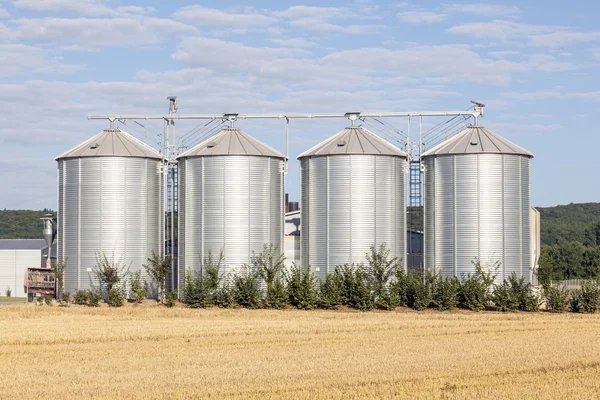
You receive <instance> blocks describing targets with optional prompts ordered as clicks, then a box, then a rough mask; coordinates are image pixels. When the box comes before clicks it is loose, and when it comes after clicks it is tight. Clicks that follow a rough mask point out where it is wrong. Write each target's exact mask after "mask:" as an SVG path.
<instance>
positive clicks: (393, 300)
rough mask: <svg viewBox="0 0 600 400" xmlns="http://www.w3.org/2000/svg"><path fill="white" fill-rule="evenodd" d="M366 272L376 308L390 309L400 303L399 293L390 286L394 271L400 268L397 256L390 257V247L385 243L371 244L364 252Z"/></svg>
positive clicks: (394, 274)
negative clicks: (366, 251)
mask: <svg viewBox="0 0 600 400" xmlns="http://www.w3.org/2000/svg"><path fill="white" fill-rule="evenodd" d="M366 257H367V262H368V265H369V267H368V274H369V280H370V281H371V282H370V284H371V289H372V291H373V292H372V296H373V301H374V304H375V306H376V307H377V308H381V309H384V310H392V309H394V308H396V307H397V306H398V305H400V299H399V293H398V292H397V290H394V288H393V287H390V286H391V281H392V279H393V278H394V277H395V276H396V271H397V270H399V269H402V268H401V266H400V261H399V260H400V259H399V258H398V257H390V249H389V248H387V247H386V245H385V244H381V245H380V246H379V247H377V246H375V245H371V250H370V252H369V253H367V254H366Z"/></svg>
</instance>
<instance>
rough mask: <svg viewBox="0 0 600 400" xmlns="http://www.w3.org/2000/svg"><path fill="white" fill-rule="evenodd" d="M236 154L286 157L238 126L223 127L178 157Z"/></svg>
mask: <svg viewBox="0 0 600 400" xmlns="http://www.w3.org/2000/svg"><path fill="white" fill-rule="evenodd" d="M235 155H243V156H264V157H275V158H285V156H284V155H283V154H281V153H280V152H278V151H277V150H275V149H273V148H272V147H269V146H267V145H266V144H264V143H262V142H261V141H259V140H257V139H255V138H253V137H252V136H250V135H248V134H247V133H246V132H244V131H242V130H240V129H238V128H226V129H223V130H222V131H221V132H219V133H217V134H216V135H214V136H212V137H210V138H208V139H206V140H205V141H203V142H202V143H200V144H197V145H196V146H194V147H192V148H191V149H189V150H187V151H186V152H184V153H182V154H181V155H179V157H177V158H185V157H205V156H235Z"/></svg>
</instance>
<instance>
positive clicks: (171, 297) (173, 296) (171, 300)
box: [165, 290, 179, 308]
mask: <svg viewBox="0 0 600 400" xmlns="http://www.w3.org/2000/svg"><path fill="white" fill-rule="evenodd" d="M178 299H179V294H178V293H177V290H172V291H170V292H167V294H166V295H165V306H166V307H168V308H173V307H175V303H177V300H178Z"/></svg>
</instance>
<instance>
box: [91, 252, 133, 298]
mask: <svg viewBox="0 0 600 400" xmlns="http://www.w3.org/2000/svg"><path fill="white" fill-rule="evenodd" d="M92 273H93V274H94V275H95V276H96V279H97V281H98V285H99V289H100V293H101V294H102V295H103V296H104V300H107V299H108V298H109V293H110V292H111V291H112V292H113V297H114V295H115V293H116V292H115V290H119V291H120V292H123V297H125V290H124V287H123V285H124V283H125V278H126V277H127V275H128V274H129V268H127V267H126V266H125V264H123V263H122V262H120V261H115V259H114V257H113V258H112V259H110V260H109V259H108V257H107V256H106V254H104V253H102V254H100V253H96V265H94V267H93V268H92ZM113 289H115V290H113Z"/></svg>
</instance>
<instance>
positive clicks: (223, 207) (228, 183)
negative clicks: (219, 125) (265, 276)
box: [178, 128, 285, 288]
mask: <svg viewBox="0 0 600 400" xmlns="http://www.w3.org/2000/svg"><path fill="white" fill-rule="evenodd" d="M284 159H285V157H284V155H283V154H281V153H280V152H278V151H276V150H274V149H272V148H271V147H269V146H267V145H265V144H263V143H261V142H260V141H258V140H256V139H255V138H253V137H251V136H250V135H248V134H247V133H245V132H243V131H241V130H240V129H236V128H227V129H223V130H222V131H221V132H219V133H217V134H216V135H215V136H213V137H211V138H209V139H207V140H206V141H204V142H202V143H200V144H198V145H196V146H194V147H193V148H191V149H189V150H188V151H186V152H184V153H183V154H181V155H180V156H179V157H178V168H179V258H178V259H179V285H180V286H179V287H180V288H183V283H184V279H185V277H186V274H188V273H191V272H192V271H199V267H200V264H199V262H200V260H203V259H204V258H205V257H206V256H207V254H208V251H209V250H212V252H213V254H214V256H215V257H218V255H219V252H220V251H221V250H223V253H224V256H225V258H224V264H223V265H222V270H221V273H222V274H229V273H232V272H233V271H235V270H239V269H240V267H242V266H243V265H244V264H250V262H251V257H252V253H253V252H255V253H256V254H258V253H260V252H261V251H262V250H263V246H264V245H265V244H267V245H269V244H272V245H274V246H276V247H277V249H279V251H281V252H283V220H284V214H283V211H284V210H283V191H284V188H283V184H284V181H283V173H284Z"/></svg>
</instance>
